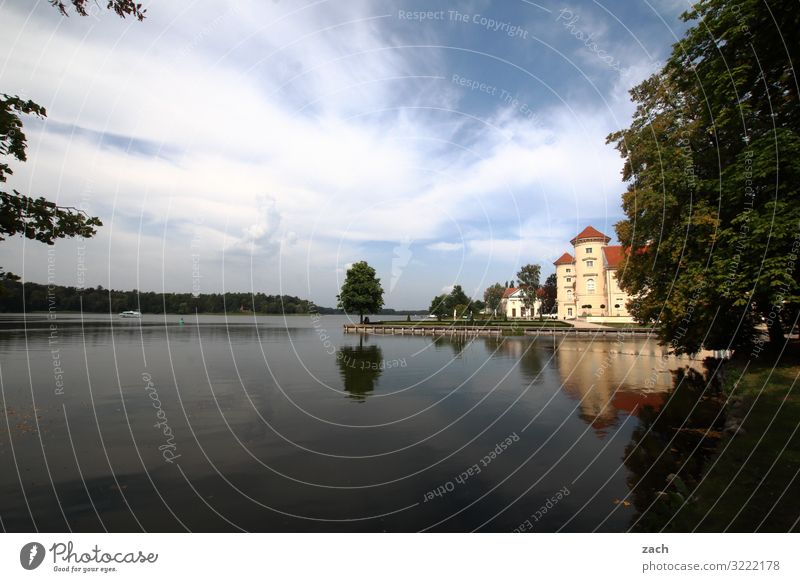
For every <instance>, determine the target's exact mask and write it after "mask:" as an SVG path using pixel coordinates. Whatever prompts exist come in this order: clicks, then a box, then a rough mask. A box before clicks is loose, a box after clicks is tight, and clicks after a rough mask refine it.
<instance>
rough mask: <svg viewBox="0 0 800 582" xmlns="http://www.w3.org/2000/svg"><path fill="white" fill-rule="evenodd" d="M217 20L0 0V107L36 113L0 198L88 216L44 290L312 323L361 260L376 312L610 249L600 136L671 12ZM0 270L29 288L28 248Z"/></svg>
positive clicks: (13, 244)
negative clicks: (267, 299) (374, 285)
mask: <svg viewBox="0 0 800 582" xmlns="http://www.w3.org/2000/svg"><path fill="white" fill-rule="evenodd" d="M100 4H103V3H102V2H101V3H100ZM220 4H221V3H219V2H216V1H213V2H212V1H210V0H208V1H195V2H184V1H170V2H156V3H149V4H147V7H148V12H147V14H148V18H147V19H146V20H145V21H144V22H141V23H139V22H135V21H131V20H130V19H129V20H125V21H122V20H119V19H117V18H116V17H114V16H113V15H112V14H109V13H107V12H105V11H104V10H102V9H100V8H93V11H92V14H91V15H90V16H89V17H86V18H79V17H77V16H72V17H70V18H63V17H61V16H60V15H59V14H58V12H57V11H56V10H54V9H53V8H51V7H50V6H49V5H48V3H47V2H45V1H43V0H41V1H38V2H27V1H24V2H23V1H22V0H12V1H6V2H5V3H3V4H2V5H0V16H1V17H0V49H1V50H0V55H2V57H0V59H1V60H0V79H2V81H1V82H2V86H0V91H2V92H5V93H9V94H19V95H20V96H24V97H27V98H31V99H34V100H35V101H37V102H39V103H41V104H42V105H44V106H45V107H46V108H47V110H48V118H47V120H45V121H43V122H39V121H33V120H31V121H30V123H28V124H27V125H26V128H27V131H28V141H29V161H28V162H27V163H25V164H16V165H14V170H15V175H14V176H13V177H12V179H11V180H10V182H11V183H10V185H11V186H12V187H16V188H17V189H19V190H21V191H24V192H31V193H34V194H36V195H46V196H47V197H48V198H51V199H56V200H57V201H58V202H59V203H60V204H65V205H73V206H80V207H82V208H86V209H87V210H89V211H90V212H92V213H93V214H96V215H98V216H100V217H101V218H102V220H103V222H104V227H103V228H102V229H101V231H100V233H99V234H98V236H97V237H95V238H94V239H91V240H89V241H60V242H59V243H58V244H57V245H56V247H55V250H54V251H53V252H54V253H55V257H56V260H55V281H56V282H58V283H62V284H71V285H75V284H78V283H80V282H83V283H84V284H86V285H92V286H93V285H97V284H101V285H103V286H105V287H112V288H125V289H128V288H139V289H147V290H162V289H163V290H168V291H191V290H192V289H193V288H195V289H198V288H199V290H200V291H202V292H218V291H223V290H230V291H241V290H250V289H252V290H254V291H263V292H266V293H289V294H293V295H299V296H302V297H308V298H311V299H313V300H314V301H316V302H318V303H319V304H321V305H333V304H334V303H335V295H336V293H337V290H338V288H339V286H340V284H341V282H342V279H343V276H344V272H345V270H346V268H347V266H348V265H349V264H350V263H352V262H354V261H357V260H362V259H364V260H367V261H368V262H369V263H370V264H372V265H373V266H374V267H375V268H376V269H377V270H378V273H379V276H380V277H381V279H382V281H383V285H384V289H385V290H386V291H387V293H386V297H385V301H386V305H387V306H388V307H395V308H424V307H427V305H428V304H429V302H430V298H431V297H432V296H434V295H435V294H438V293H440V292H442V290H446V289H448V288H449V287H450V286H452V285H453V284H456V283H458V284H461V285H462V286H463V287H464V288H465V290H467V291H468V292H469V293H474V294H475V296H481V295H482V290H483V289H484V288H485V287H486V286H488V285H490V284H492V283H494V282H495V281H501V282H503V281H506V280H508V279H512V278H514V277H515V273H516V272H517V270H518V268H519V267H520V266H521V265H524V264H526V263H535V262H538V263H540V264H542V266H543V272H544V274H545V275H546V274H547V273H549V272H551V271H552V265H551V263H552V261H553V260H555V259H556V258H557V257H558V256H559V255H560V254H561V253H562V252H563V251H565V250H569V242H568V241H569V239H570V238H571V237H572V236H574V235H575V234H576V233H577V232H578V231H579V230H581V229H582V228H583V227H584V226H586V225H588V224H592V225H593V226H595V227H596V228H599V229H600V230H603V231H604V232H606V233H607V234H609V235H611V236H613V234H614V233H613V224H614V223H615V222H616V221H618V220H619V219H620V218H621V209H620V194H621V193H622V191H623V190H624V184H622V182H621V181H620V176H619V171H620V168H621V160H620V158H619V157H618V155H617V153H616V151H614V150H613V149H612V148H611V147H610V146H607V145H605V136H606V135H607V134H608V133H609V132H611V131H614V130H616V129H618V128H621V127H624V126H626V125H627V123H628V120H629V118H630V115H631V113H632V105H631V104H630V103H629V101H628V94H627V90H628V89H629V88H630V87H632V86H634V85H636V84H637V83H638V82H639V81H641V80H642V79H644V78H646V77H647V76H648V75H649V74H651V73H652V72H654V71H655V70H657V68H658V66H659V62H660V61H661V60H663V59H664V58H665V57H666V56H667V55H668V54H669V51H670V47H671V44H672V43H673V42H674V41H675V40H676V38H678V37H679V36H680V35H681V33H682V31H683V30H684V28H685V24H684V23H682V22H680V20H679V15H680V13H681V12H682V11H683V10H685V9H686V8H687V3H686V2H680V1H675V0H671V1H666V0H661V1H656V0H649V1H641V2H640V1H637V0H629V1H617V2H586V1H583V2H571V3H561V2H549V1H542V2H537V3H533V2H528V1H525V0H505V1H502V2H499V1H495V2H489V1H474V2H429V1H428V2H422V1H418V2H413V1H400V2H388V1H358V0H348V1H344V0H332V1H311V2H303V1H297V2H289V1H287V0H274V1H261V2H237V3H236V5H235V6H233V5H231V6H229V7H226V6H222V7H221V8H220ZM0 265H2V266H3V267H4V268H5V269H6V270H10V271H13V272H15V273H17V274H20V275H23V277H24V278H25V279H26V280H32V281H39V282H44V281H46V280H47V277H48V271H47V266H48V249H47V248H46V247H44V246H42V245H39V244H36V243H32V242H30V241H25V240H21V239H20V240H12V241H6V242H4V243H3V244H2V247H0ZM198 276H199V277H198Z"/></svg>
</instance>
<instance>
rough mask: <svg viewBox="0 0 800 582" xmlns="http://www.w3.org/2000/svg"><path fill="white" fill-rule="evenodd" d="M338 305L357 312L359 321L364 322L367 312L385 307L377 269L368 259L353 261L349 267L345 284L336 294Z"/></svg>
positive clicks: (350, 311)
mask: <svg viewBox="0 0 800 582" xmlns="http://www.w3.org/2000/svg"><path fill="white" fill-rule="evenodd" d="M336 299H337V301H338V306H339V308H340V309H344V310H345V312H346V313H357V314H358V317H359V323H363V322H364V314H365V313H377V312H378V311H380V310H381V308H382V307H383V287H381V280H380V279H378V278H377V277H376V276H375V269H373V268H372V267H370V266H369V264H367V262H366V261H359V262H358V263H353V266H352V267H350V268H349V269H347V275H346V276H345V281H344V284H342V289H341V291H340V292H339V295H337V296H336Z"/></svg>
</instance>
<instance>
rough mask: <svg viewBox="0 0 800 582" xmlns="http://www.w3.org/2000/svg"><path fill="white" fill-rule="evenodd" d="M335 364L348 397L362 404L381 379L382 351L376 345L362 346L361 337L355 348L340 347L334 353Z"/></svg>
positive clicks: (383, 366)
mask: <svg viewBox="0 0 800 582" xmlns="http://www.w3.org/2000/svg"><path fill="white" fill-rule="evenodd" d="M336 364H337V366H339V373H340V374H341V376H342V382H343V383H344V389H345V392H347V393H348V395H349V397H350V398H352V399H354V400H356V401H358V402H364V401H365V400H366V397H367V395H368V394H369V393H371V392H372V391H374V390H375V385H376V384H377V382H378V379H379V378H380V377H381V374H382V373H383V370H384V368H385V367H386V366H385V362H384V360H383V351H382V350H381V348H380V347H379V346H377V345H364V338H363V336H362V337H361V338H360V341H359V344H358V345H357V346H342V347H340V348H339V351H338V352H337V353H336Z"/></svg>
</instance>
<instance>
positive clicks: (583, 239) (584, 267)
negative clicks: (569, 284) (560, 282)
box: [570, 226, 611, 315]
mask: <svg viewBox="0 0 800 582" xmlns="http://www.w3.org/2000/svg"><path fill="white" fill-rule="evenodd" d="M610 240H611V238H610V237H608V236H606V235H604V234H603V233H602V232H600V231H599V230H597V229H596V228H593V227H591V226H587V227H586V228H584V229H583V230H582V231H581V232H580V234H578V236H576V237H575V238H573V239H572V240H571V241H570V243H572V246H573V247H574V248H575V307H576V309H577V312H576V315H584V314H585V315H606V314H607V313H608V305H606V303H607V301H608V295H607V293H606V274H605V269H604V258H603V247H605V246H606V245H607V244H608V243H609V241H610Z"/></svg>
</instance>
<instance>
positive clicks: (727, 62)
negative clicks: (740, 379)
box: [608, 0, 800, 353]
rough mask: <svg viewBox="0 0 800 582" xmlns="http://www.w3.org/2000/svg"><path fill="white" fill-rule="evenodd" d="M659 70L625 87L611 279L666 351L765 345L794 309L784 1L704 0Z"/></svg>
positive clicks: (797, 47) (798, 140)
mask: <svg viewBox="0 0 800 582" xmlns="http://www.w3.org/2000/svg"><path fill="white" fill-rule="evenodd" d="M683 19H684V20H686V21H690V22H694V23H695V24H694V26H692V27H691V28H690V29H689V30H688V31H687V33H686V35H685V36H684V38H683V39H681V40H680V41H679V42H677V43H676V44H675V45H674V47H673V51H672V54H671V56H670V58H669V60H668V61H667V63H666V65H665V66H664V67H663V68H662V69H661V70H660V71H659V72H658V73H656V74H654V75H653V76H652V77H650V78H649V79H647V80H645V81H644V82H642V83H641V84H640V85H638V86H637V87H635V88H634V89H632V90H631V96H632V99H633V101H634V103H635V104H636V112H635V114H634V118H633V121H632V123H631V125H630V127H628V128H627V129H624V130H622V131H619V132H616V133H613V134H611V135H610V136H609V138H608V139H609V142H611V143H613V144H614V145H615V146H616V148H617V149H618V150H619V151H620V153H621V155H622V157H623V158H624V160H625V163H624V167H623V178H624V179H625V180H626V181H627V182H628V189H627V191H626V192H625V193H624V194H623V201H622V204H623V210H624V212H625V215H626V218H625V219H624V220H622V221H621V222H619V223H618V224H617V225H616V231H617V237H618V238H619V240H620V242H621V243H622V244H623V245H624V246H625V247H627V248H628V249H630V251H629V253H628V255H627V261H626V263H625V264H624V265H623V267H622V268H621V269H620V273H621V276H620V284H621V286H622V288H623V289H625V290H626V291H628V292H629V293H630V294H631V295H632V296H633V299H632V301H631V302H630V304H629V309H630V311H631V313H632V314H633V315H634V316H635V317H636V318H637V319H638V320H639V321H651V322H658V325H659V330H660V338H661V341H662V342H663V343H665V344H667V345H669V346H670V347H671V348H672V349H674V350H675V351H676V352H678V353H681V352H696V351H698V350H699V349H700V348H701V347H706V348H709V349H725V348H733V349H740V350H747V349H752V347H753V345H754V344H758V343H759V341H760V340H759V338H758V334H757V330H756V326H757V324H758V321H759V320H760V317H759V316H763V317H764V318H766V319H767V322H768V330H769V336H770V339H771V340H772V342H773V343H777V342H779V341H781V340H783V323H784V322H785V321H786V320H787V318H788V319H789V320H793V319H794V318H795V316H796V313H797V309H798V306H800V284H799V282H800V265H796V264H795V263H796V261H797V260H798V251H800V243H799V242H798V241H800V101H798V82H797V78H796V76H795V74H794V69H793V68H792V64H793V63H798V62H800V38H799V37H798V31H800V11H798V10H797V3H796V2H794V1H789V0H776V1H774V2H773V1H770V2H769V3H766V2H763V1H762V0H743V1H737V2H731V1H729V0H703V1H701V2H698V3H697V4H695V5H694V7H693V8H692V9H691V10H690V11H688V12H686V13H684V14H683Z"/></svg>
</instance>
